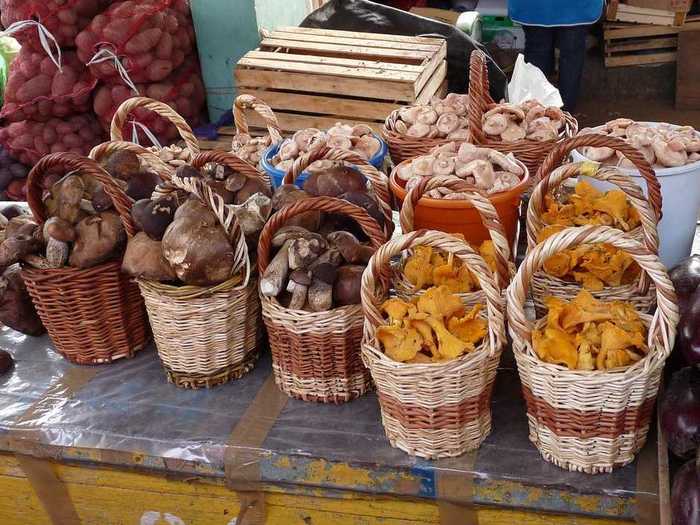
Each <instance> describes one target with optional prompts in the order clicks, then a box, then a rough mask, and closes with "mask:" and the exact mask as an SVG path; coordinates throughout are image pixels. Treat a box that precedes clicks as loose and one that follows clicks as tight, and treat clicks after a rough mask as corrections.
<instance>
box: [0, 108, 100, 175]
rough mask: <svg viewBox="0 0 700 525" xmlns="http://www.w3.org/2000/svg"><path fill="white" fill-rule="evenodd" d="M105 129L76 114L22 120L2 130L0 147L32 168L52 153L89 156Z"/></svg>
mask: <svg viewBox="0 0 700 525" xmlns="http://www.w3.org/2000/svg"><path fill="white" fill-rule="evenodd" d="M103 135H104V134H103V132H102V128H101V127H100V124H99V122H97V119H96V118H95V117H94V116H92V114H89V113H85V114H82V115H73V116H72V117H68V118H65V119H59V118H52V119H49V120H47V121H46V122H37V121H34V120H23V121H21V122H13V123H11V124H10V125H9V126H4V127H2V128H0V144H3V145H4V146H5V147H6V148H7V149H8V151H9V152H10V155H12V156H13V157H14V158H15V159H17V160H19V161H20V162H22V163H24V164H29V165H33V164H36V163H37V162H39V159H40V158H41V157H43V156H44V155H47V154H49V153H58V152H62V151H71V152H73V153H77V154H79V155H87V154H88V153H90V150H91V149H92V148H93V147H94V146H95V145H97V144H99V143H100V142H102V139H103Z"/></svg>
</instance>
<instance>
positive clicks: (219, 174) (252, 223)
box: [124, 151, 271, 388]
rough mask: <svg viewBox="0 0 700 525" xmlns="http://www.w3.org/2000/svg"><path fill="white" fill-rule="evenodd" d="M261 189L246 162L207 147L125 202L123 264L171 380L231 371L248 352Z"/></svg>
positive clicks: (256, 309)
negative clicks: (154, 187) (149, 191)
mask: <svg viewBox="0 0 700 525" xmlns="http://www.w3.org/2000/svg"><path fill="white" fill-rule="evenodd" d="M183 193H184V194H186V195H189V198H188V199H187V200H184V201H183V199H182V195H183ZM270 196H271V190H270V186H269V182H268V180H267V178H266V177H265V176H264V175H263V174H262V173H261V172H260V171H259V170H258V169H256V168H255V167H254V166H251V165H250V164H248V163H247V162H244V161H243V160H241V159H240V158H238V157H237V156H235V155H233V154H231V153H226V152H223V151H208V152H204V153H200V154H199V155H197V156H195V157H194V158H193V159H192V164H191V165H186V166H181V167H179V168H178V169H177V170H176V172H175V173H174V174H173V175H172V179H171V181H170V182H169V183H167V184H164V185H162V186H160V187H159V190H158V191H157V192H155V193H154V196H153V198H151V199H142V200H139V201H137V202H136V203H135V204H134V206H133V209H132V216H133V218H134V222H135V223H136V224H137V227H138V229H139V230H140V231H139V232H138V233H137V234H136V235H135V236H134V237H133V238H132V239H131V240H130V242H129V244H128V246H127V251H126V254H125V256H124V270H125V271H126V272H128V273H129V274H130V275H132V276H134V277H136V279H137V282H138V284H139V288H140V289H141V294H142V295H143V297H144V299H145V302H146V308H147V309H148V315H149V319H150V321H151V327H152V329H153V336H154V340H155V342H156V348H157V350H158V355H159V357H160V359H161V361H162V363H163V367H164V368H165V370H166V374H167V377H168V380H169V381H170V382H172V383H174V384H176V385H177V386H180V387H184V388H200V387H212V386H215V385H218V384H222V383H225V382H227V381H229V380H232V379H237V378H239V377H241V376H242V375H243V374H245V373H246V372H248V371H249V370H251V369H252V368H253V366H254V363H255V361H256V359H257V358H258V355H259V345H258V343H259V342H260V340H261V330H260V327H261V323H260V303H259V300H258V296H257V279H256V277H255V274H254V272H253V271H252V270H251V265H252V262H251V257H250V254H249V251H248V244H252V245H253V246H254V245H255V243H256V236H257V234H258V233H259V232H260V230H261V229H262V227H263V225H264V223H265V221H266V220H267V218H268V216H269V213H270V210H271V201H270Z"/></svg>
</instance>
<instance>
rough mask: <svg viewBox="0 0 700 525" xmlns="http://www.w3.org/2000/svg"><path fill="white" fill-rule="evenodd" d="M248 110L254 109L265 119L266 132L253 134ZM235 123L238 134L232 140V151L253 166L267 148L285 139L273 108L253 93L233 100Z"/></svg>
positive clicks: (257, 162) (258, 161)
mask: <svg viewBox="0 0 700 525" xmlns="http://www.w3.org/2000/svg"><path fill="white" fill-rule="evenodd" d="M246 111H254V112H255V113H257V114H258V115H259V116H260V118H262V119H263V121H264V122H265V126H266V127H267V133H266V134H263V135H260V136H257V137H253V136H251V134H250V129H249V127H248V119H247V118H246V115H245V112H246ZM233 124H234V126H235V128H236V134H235V135H234V137H233V140H232V141H231V152H232V153H235V154H236V155H238V156H239V157H240V158H241V159H242V160H244V161H246V162H248V163H250V164H252V165H253V166H257V165H258V164H259V163H260V159H262V156H263V153H264V152H265V150H266V149H267V148H269V147H270V146H271V145H272V144H279V143H281V142H282V140H283V139H282V131H281V129H280V125H279V122H278V121H277V117H276V116H275V113H274V112H273V111H272V108H270V106H268V105H267V104H266V103H265V102H264V101H263V100H260V99H259V98H257V97H254V96H253V95H248V94H245V95H238V96H237V97H236V99H235V100H234V101H233Z"/></svg>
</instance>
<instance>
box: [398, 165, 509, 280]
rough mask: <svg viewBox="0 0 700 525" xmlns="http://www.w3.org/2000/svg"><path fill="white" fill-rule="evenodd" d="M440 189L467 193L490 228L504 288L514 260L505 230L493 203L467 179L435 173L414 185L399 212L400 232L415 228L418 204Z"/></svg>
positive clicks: (466, 198)
mask: <svg viewBox="0 0 700 525" xmlns="http://www.w3.org/2000/svg"><path fill="white" fill-rule="evenodd" d="M437 188H448V189H450V190H453V191H456V192H460V193H465V194H466V196H465V198H464V199H463V200H464V201H466V202H468V203H469V204H471V205H472V206H474V208H476V211H477V212H478V213H479V217H481V222H482V224H483V225H484V227H485V228H486V229H487V230H488V232H489V236H490V237H491V240H492V241H493V244H494V247H495V248H496V284H497V285H498V286H499V287H500V288H501V289H504V288H505V287H506V286H508V283H509V282H510V277H511V273H510V270H509V264H508V263H509V262H510V261H511V251H510V246H509V245H508V238H507V237H506V232H505V230H504V229H503V225H502V224H501V220H500V219H499V217H498V212H497V211H496V208H495V207H494V205H493V203H492V202H491V201H490V200H489V198H488V197H487V196H486V195H485V194H484V193H482V192H481V191H479V190H478V189H477V188H476V187H474V186H473V185H471V184H468V183H467V182H466V181H464V180H462V179H460V178H458V177H453V176H436V177H426V178H424V179H422V180H421V181H420V182H419V183H418V185H417V186H414V187H413V188H411V190H410V191H409V192H408V194H407V195H406V197H405V198H404V201H403V205H402V206H401V214H400V215H399V222H400V223H401V231H403V232H404V233H408V232H410V231H413V229H414V225H413V219H414V214H415V206H416V204H418V202H419V201H420V199H421V198H422V197H423V195H424V194H425V193H426V192H428V191H430V190H434V189H437Z"/></svg>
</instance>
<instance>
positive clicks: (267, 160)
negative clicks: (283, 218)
mask: <svg viewBox="0 0 700 525" xmlns="http://www.w3.org/2000/svg"><path fill="white" fill-rule="evenodd" d="M372 135H373V136H374V138H376V139H377V140H378V141H379V144H381V147H380V148H379V151H378V152H377V154H376V155H375V156H374V157H372V158H371V159H369V163H370V164H371V165H372V166H374V167H375V168H377V169H381V167H382V164H384V158H385V157H386V155H387V153H388V151H389V148H388V147H387V145H386V142H384V141H383V140H382V139H381V137H379V135H377V134H375V133H372ZM279 149H280V144H273V145H272V146H270V147H269V148H267V149H266V150H265V153H264V154H263V156H262V158H261V159H260V165H261V166H262V169H263V170H265V173H267V174H268V175H269V176H270V180H272V185H273V186H274V187H275V188H277V187H278V186H281V185H282V180H283V179H284V175H285V173H284V171H282V170H278V169H277V168H275V167H274V166H273V165H272V157H274V156H275V155H277V150H279ZM308 176H309V172H308V171H303V172H302V173H301V175H299V176H298V177H297V180H296V181H295V182H294V184H296V185H297V186H299V187H300V188H303V187H304V182H305V181H306V178H307V177H308Z"/></svg>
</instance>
